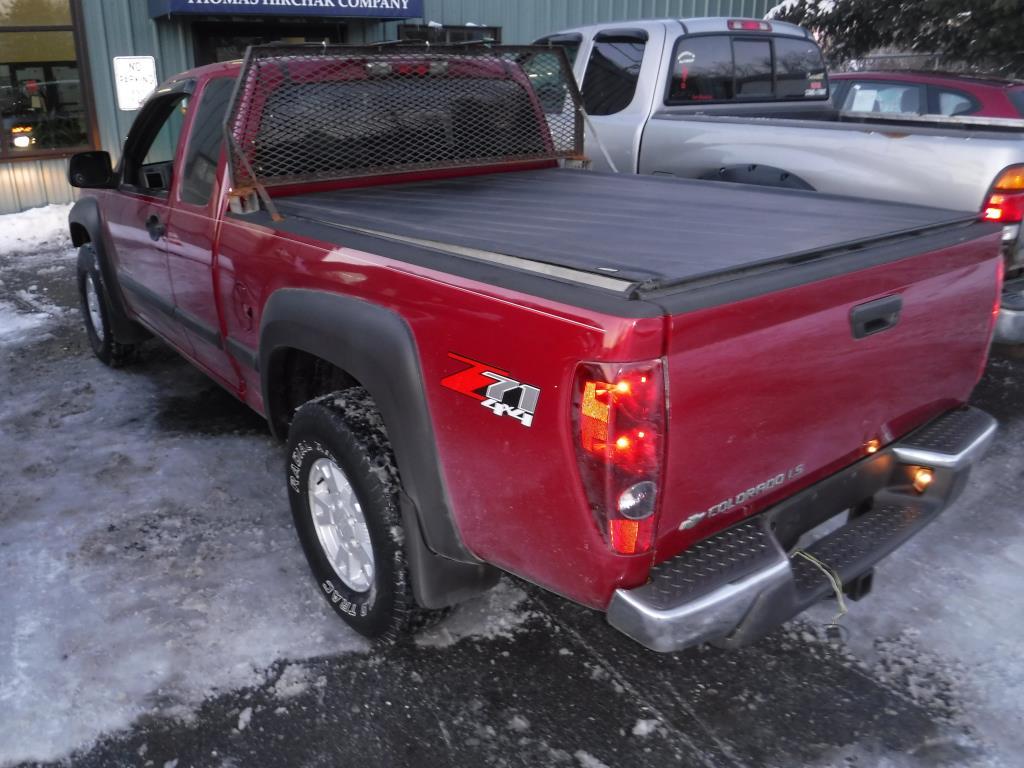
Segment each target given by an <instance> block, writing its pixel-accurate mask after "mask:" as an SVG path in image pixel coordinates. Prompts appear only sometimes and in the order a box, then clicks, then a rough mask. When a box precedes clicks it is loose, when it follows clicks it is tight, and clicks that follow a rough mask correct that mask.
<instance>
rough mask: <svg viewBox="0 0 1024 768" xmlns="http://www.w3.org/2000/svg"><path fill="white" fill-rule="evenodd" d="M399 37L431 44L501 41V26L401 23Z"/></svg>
mask: <svg viewBox="0 0 1024 768" xmlns="http://www.w3.org/2000/svg"><path fill="white" fill-rule="evenodd" d="M398 39H399V40H406V41H409V42H422V43H430V44H431V45H458V44H460V43H500V42H501V27H481V26H477V25H475V24H467V25H466V26H459V25H454V24H453V25H447V24H400V25H399V26H398Z"/></svg>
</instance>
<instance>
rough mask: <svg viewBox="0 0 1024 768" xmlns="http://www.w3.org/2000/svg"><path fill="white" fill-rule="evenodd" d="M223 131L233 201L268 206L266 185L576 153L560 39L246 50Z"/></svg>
mask: <svg viewBox="0 0 1024 768" xmlns="http://www.w3.org/2000/svg"><path fill="white" fill-rule="evenodd" d="M225 132H226V136H227V146H228V157H229V171H230V173H231V186H232V196H233V198H234V199H235V201H236V202H238V204H239V205H241V204H242V201H245V200H251V199H252V195H253V194H254V193H258V194H259V197H260V198H261V199H262V200H263V202H264V205H265V206H266V207H267V208H268V210H269V211H270V212H271V213H275V211H274V207H273V204H272V203H271V202H270V197H269V195H268V194H267V192H266V188H272V187H282V186H288V185H294V184H305V183H310V182H327V181H338V180H344V179H358V178H367V177H372V176H382V175H390V174H400V173H410V172H416V171H427V170H438V169H457V168H466V167H471V166H487V165H498V164H501V165H508V164H517V163H524V164H526V163H534V162H537V161H543V160H582V159H583V124H582V110H581V106H580V96H579V91H578V89H577V88H576V83H575V80H574V79H573V75H572V69H571V67H570V65H569V61H568V59H567V58H566V56H565V52H564V51H563V50H562V49H561V48H560V47H550V48H545V47H538V46H495V47H488V48H483V47H473V48H469V47H446V48H438V47H433V46H431V47H424V46H422V45H420V46H395V45H391V46H375V47H352V46H340V45H287V46H283V45H267V46H253V47H251V48H249V50H248V51H247V52H246V55H245V60H244V61H243V63H242V69H241V73H240V75H239V79H238V84H237V86H236V88H235V93H234V95H233V97H232V103H231V106H230V109H229V110H228V118H227V122H226V124H225ZM275 217H276V214H275Z"/></svg>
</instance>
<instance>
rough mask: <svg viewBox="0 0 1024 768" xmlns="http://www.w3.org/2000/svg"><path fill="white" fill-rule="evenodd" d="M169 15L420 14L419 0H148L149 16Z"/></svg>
mask: <svg viewBox="0 0 1024 768" xmlns="http://www.w3.org/2000/svg"><path fill="white" fill-rule="evenodd" d="M173 14H194V15H210V14H232V15H234V14H252V15H257V14H259V15H264V16H279V15H285V16H365V17H369V18H378V19H385V18H387V19H408V18H415V17H419V16H422V15H423V0H149V15H150V16H167V15H173Z"/></svg>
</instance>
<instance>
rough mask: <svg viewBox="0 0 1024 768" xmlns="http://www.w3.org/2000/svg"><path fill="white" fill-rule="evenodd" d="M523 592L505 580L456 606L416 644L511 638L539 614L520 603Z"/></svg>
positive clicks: (523, 597) (433, 644)
mask: <svg viewBox="0 0 1024 768" xmlns="http://www.w3.org/2000/svg"><path fill="white" fill-rule="evenodd" d="M525 601H526V593H525V592H524V591H523V590H522V589H520V588H519V587H517V586H514V585H513V584H512V582H511V581H510V580H508V579H502V580H501V581H500V582H498V586H496V587H495V588H494V589H492V590H491V591H490V592H487V593H486V594H484V595H481V596H480V597H478V598H476V599H475V600H472V601H470V602H468V603H465V604H464V605H461V606H459V608H458V610H457V611H455V613H454V614H452V615H451V616H450V617H449V618H448V619H446V620H445V621H444V622H442V623H441V624H438V625H437V626H436V627H433V628H431V629H429V630H427V631H425V632H421V633H420V634H419V635H417V636H416V644H417V645H421V646H428V647H432V648H444V647H446V646H449V645H453V644H455V643H457V642H459V641H460V640H462V639H463V638H466V637H476V638H496V637H512V636H513V635H514V634H515V633H516V631H517V630H518V629H520V628H521V627H522V626H523V625H524V624H526V622H527V621H529V620H530V619H532V618H537V617H539V616H540V614H539V613H537V612H536V611H532V610H526V609H524V608H523V607H522V604H523V603H524V602H525Z"/></svg>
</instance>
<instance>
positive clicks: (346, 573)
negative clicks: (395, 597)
mask: <svg viewBox="0 0 1024 768" xmlns="http://www.w3.org/2000/svg"><path fill="white" fill-rule="evenodd" d="M308 485H309V487H308V492H309V510H310V515H311V516H312V520H313V530H315V531H316V537H317V539H318V540H319V542H320V548H321V549H322V550H323V552H324V555H325V556H326V557H327V560H328V562H329V563H330V564H331V568H332V569H333V570H334V572H335V574H337V576H338V578H339V579H341V581H342V583H343V584H344V585H345V586H346V587H348V588H349V589H351V590H353V591H354V592H366V591H367V590H369V589H370V586H371V585H372V584H373V577H374V571H375V568H374V565H375V564H374V559H373V547H372V545H371V543H370V530H369V528H368V527H367V525H366V517H365V516H364V515H363V509H362V506H361V505H360V504H359V499H357V498H356V493H355V489H354V488H353V487H352V484H351V483H350V482H349V481H348V478H347V477H346V476H345V473H344V472H342V471H341V468H340V467H339V466H338V465H337V464H336V463H335V462H334V461H333V460H332V459H328V458H320V459H317V460H316V461H314V462H313V466H312V467H310V470H309V481H308Z"/></svg>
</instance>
